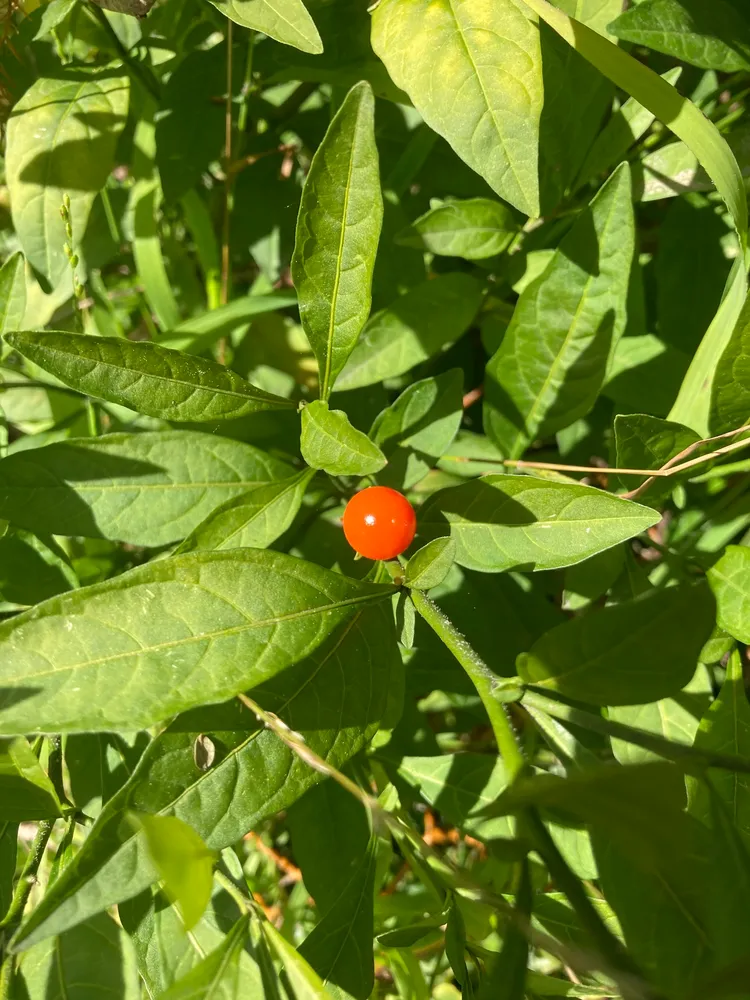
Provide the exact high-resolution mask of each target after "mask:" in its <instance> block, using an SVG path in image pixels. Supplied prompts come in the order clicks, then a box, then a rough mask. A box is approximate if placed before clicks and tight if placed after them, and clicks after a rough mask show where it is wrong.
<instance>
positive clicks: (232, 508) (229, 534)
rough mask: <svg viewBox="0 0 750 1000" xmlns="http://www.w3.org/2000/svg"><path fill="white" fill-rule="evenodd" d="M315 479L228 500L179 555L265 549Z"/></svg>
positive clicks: (301, 477) (308, 475) (300, 478)
mask: <svg viewBox="0 0 750 1000" xmlns="http://www.w3.org/2000/svg"><path fill="white" fill-rule="evenodd" d="M314 475H315V470H314V469H304V470H303V471H302V472H298V473H297V475H296V476H290V477H289V479H282V480H281V481H280V482H278V483H268V484H266V485H264V486H256V487H255V488H254V489H252V490H248V492H247V493H243V494H242V495H241V496H239V497H236V498H234V499H232V500H227V501H226V503H223V504H221V506H219V507H217V508H216V510H213V511H211V513H210V514H209V515H208V517H207V518H206V519H205V521H203V522H202V523H201V524H199V525H198V527H197V528H195V530H194V531H192V532H191V533H190V535H188V537H187V538H186V539H185V541H184V542H183V543H182V544H181V545H180V547H179V549H178V550H177V551H178V553H182V552H193V551H194V550H195V549H239V548H254V549H265V548H268V546H269V545H270V544H271V543H272V542H275V541H276V539H277V538H279V537H280V536H281V535H283V534H284V532H285V531H286V530H287V528H289V527H290V526H291V524H292V522H293V521H294V518H295V517H296V516H297V513H298V511H299V509H300V507H301V506H302V499H303V497H304V495H305V490H306V489H307V487H308V485H309V484H310V480H311V479H312V477H313V476H314ZM0 546H2V542H0Z"/></svg>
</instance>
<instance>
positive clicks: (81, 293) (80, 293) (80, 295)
mask: <svg viewBox="0 0 750 1000" xmlns="http://www.w3.org/2000/svg"><path fill="white" fill-rule="evenodd" d="M74 291H75V293H76V298H77V299H84V298H86V289H85V288H84V287H83V285H82V284H81V283H80V282H79V281H76V283H75V286H74Z"/></svg>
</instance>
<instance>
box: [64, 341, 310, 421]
mask: <svg viewBox="0 0 750 1000" xmlns="http://www.w3.org/2000/svg"><path fill="white" fill-rule="evenodd" d="M46 350H48V351H49V352H50V353H52V354H57V355H62V357H63V358H69V359H72V360H73V361H79V362H86V361H90V362H91V363H92V364H94V365H96V366H99V367H102V368H111V369H114V370H115V371H118V372H132V373H134V374H135V375H138V376H139V377H140V378H150V379H154V381H157V382H169V383H173V384H175V385H182V386H185V387H187V388H190V389H193V390H194V391H202V392H208V393H211V394H214V395H223V396H233V397H235V398H237V399H241V400H247V399H253V400H256V401H259V402H269V403H280V404H283V405H284V406H290V407H294V408H295V409H296V407H297V404H296V403H294V402H292V400H290V399H284V398H283V396H274V395H273V393H267V392H264V391H263V390H262V389H259V388H258V387H257V386H255V385H253V384H252V382H247V381H246V380H245V379H243V378H242V376H241V375H237V373H236V372H232V373H231V374H232V375H234V376H235V377H236V378H238V379H240V380H241V381H242V382H244V384H245V385H246V386H247V387H248V389H251V390H252V393H257V394H258V395H257V396H254V395H253V394H252V393H248V392H237V391H236V390H234V389H221V388H219V387H217V386H213V385H210V386H209V385H201V384H200V383H198V382H186V381H185V380H184V379H181V378H173V377H170V376H168V375H158V374H153V373H151V372H143V371H139V370H138V369H137V368H128V367H126V366H125V365H117V364H114V363H113V362H111V361H101V360H100V359H98V358H87V357H86V356H85V355H80V354H74V353H72V352H68V351H65V350H63V349H62V348H59V347H47V348H46ZM220 374H221V373H220ZM229 374H230V373H229V370H227V375H229ZM90 375H91V373H90V372H89V373H87V377H88V376H90ZM129 389H132V386H128V389H127V390H123V391H128V390H129ZM187 402H189V398H188V399H186V400H183V401H182V403H180V404H173V405H181V406H184V405H185V403H187Z"/></svg>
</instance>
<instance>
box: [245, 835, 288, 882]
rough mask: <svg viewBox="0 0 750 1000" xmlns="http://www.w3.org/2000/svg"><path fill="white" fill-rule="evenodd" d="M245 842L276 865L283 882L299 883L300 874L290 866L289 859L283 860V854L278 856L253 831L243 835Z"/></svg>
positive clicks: (276, 852)
mask: <svg viewBox="0 0 750 1000" xmlns="http://www.w3.org/2000/svg"><path fill="white" fill-rule="evenodd" d="M245 840H249V841H251V843H252V844H253V845H254V846H255V847H256V848H257V849H258V850H259V851H260V853H261V854H265V856H266V857H267V858H270V859H271V861H273V863H274V864H275V865H276V867H277V868H278V869H279V871H282V872H283V873H284V875H285V877H286V878H285V880H286V881H289V882H301V881H302V872H301V871H300V870H299V868H298V867H297V866H296V865H295V864H292V862H291V861H290V860H289V858H285V857H284V855H283V854H279V853H278V851H275V850H274V849H273V847H269V846H268V844H266V843H265V842H264V841H263V840H261V838H260V837H259V836H258V834H257V833H255V832H254V831H253V830H251V831H250V833H246V834H245Z"/></svg>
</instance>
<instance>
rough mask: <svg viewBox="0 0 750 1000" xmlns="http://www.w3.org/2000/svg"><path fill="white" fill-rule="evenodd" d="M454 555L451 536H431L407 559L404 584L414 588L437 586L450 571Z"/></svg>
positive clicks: (423, 588) (453, 544) (454, 546)
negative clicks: (430, 539)
mask: <svg viewBox="0 0 750 1000" xmlns="http://www.w3.org/2000/svg"><path fill="white" fill-rule="evenodd" d="M455 557H456V543H455V542H454V540H453V539H452V538H433V540H432V541H431V542H428V543H427V544H426V545H423V546H422V548H421V549H419V550H418V551H417V552H415V553H414V555H413V556H411V558H410V559H409V562H408V563H407V564H406V573H405V574H404V584H405V585H406V586H407V587H413V588H415V589H416V590H431V589H432V588H433V587H438V586H439V585H440V584H441V583H442V582H443V580H444V579H445V578H446V576H447V575H448V573H449V572H450V569H451V566H452V565H453V561H454V559H455Z"/></svg>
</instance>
